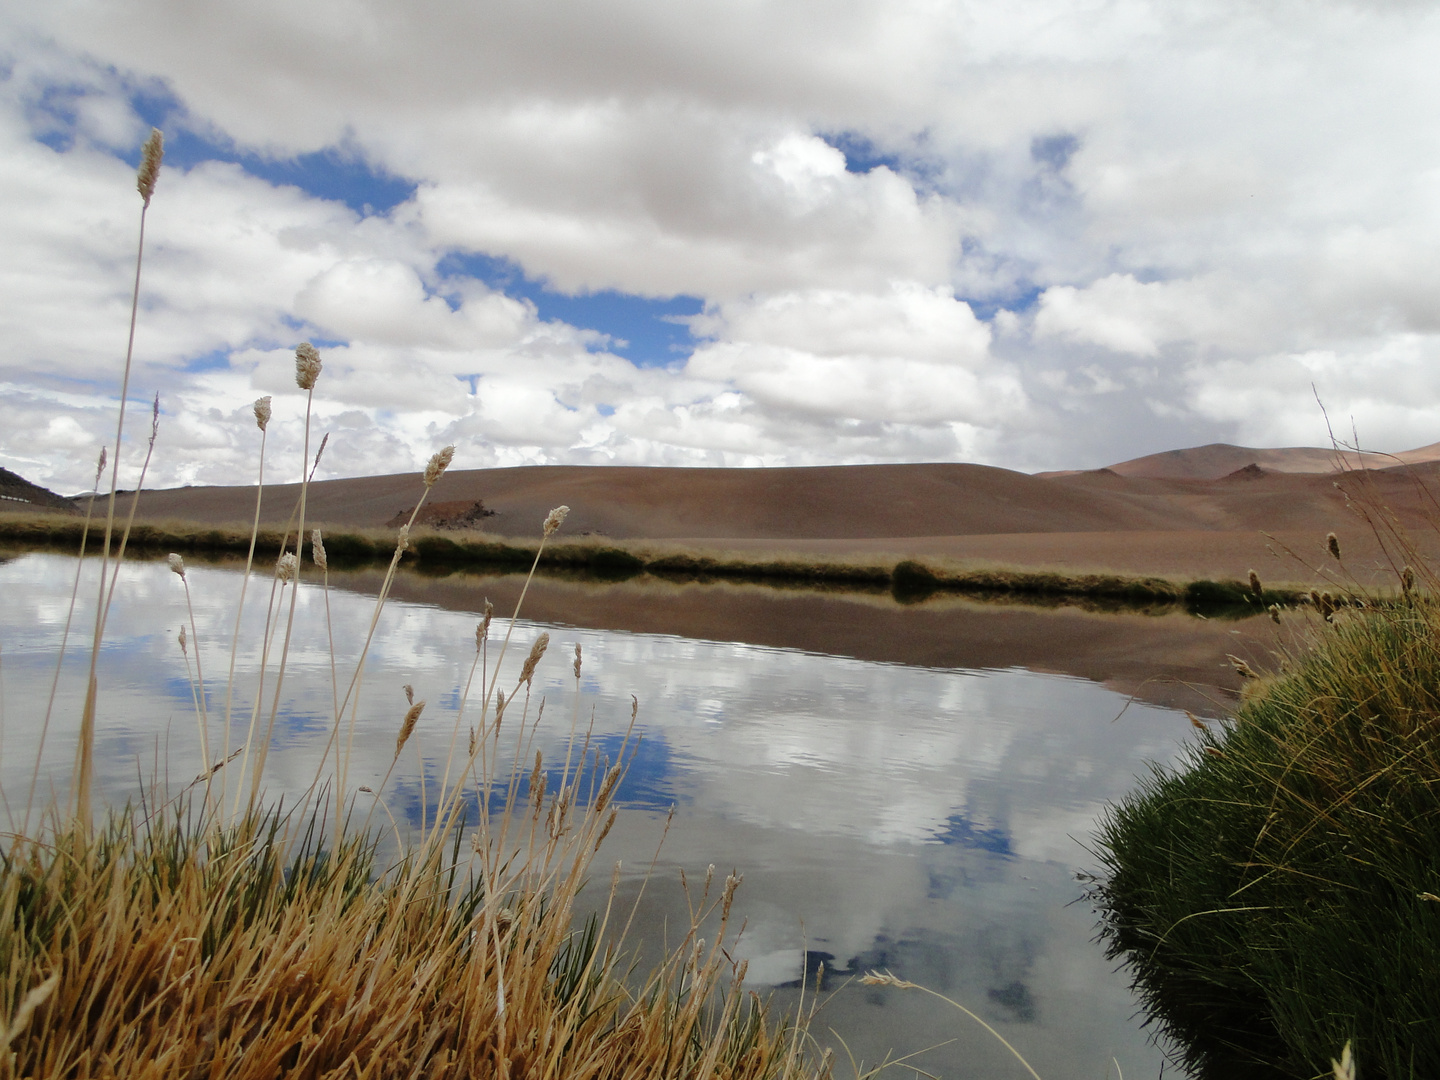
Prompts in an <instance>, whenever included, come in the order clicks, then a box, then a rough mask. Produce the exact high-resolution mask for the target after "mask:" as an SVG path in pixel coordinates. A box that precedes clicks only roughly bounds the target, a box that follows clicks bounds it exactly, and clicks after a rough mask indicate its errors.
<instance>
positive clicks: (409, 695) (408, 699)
mask: <svg viewBox="0 0 1440 1080" xmlns="http://www.w3.org/2000/svg"><path fill="white" fill-rule="evenodd" d="M404 690H405V704H407V705H414V704H415V688H414V687H413V686H411V685H410V684H409V683H408V682H407V683H406V684H405V686H404Z"/></svg>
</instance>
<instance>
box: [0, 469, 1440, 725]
mask: <svg viewBox="0 0 1440 1080" xmlns="http://www.w3.org/2000/svg"><path fill="white" fill-rule="evenodd" d="M1437 453H1440V446H1436V447H1425V448H1422V449H1421V450H1418V451H1411V452H1409V453H1407V454H1404V455H1397V457H1398V458H1401V459H1404V461H1406V462H1409V463H1410V464H1402V465H1396V464H1395V459H1392V458H1386V459H1381V460H1380V461H1379V462H1376V461H1375V460H1373V459H1367V460H1366V461H1365V462H1364V464H1365V465H1366V466H1367V468H1366V469H1365V470H1364V471H1353V470H1352V471H1346V470H1342V469H1338V468H1337V467H1336V466H1337V465H1340V464H1343V462H1340V461H1338V460H1337V459H1336V458H1335V457H1334V456H1333V455H1331V454H1330V453H1329V452H1328V451H1323V450H1318V449H1313V448H1303V447H1302V448H1292V449H1286V450H1253V449H1248V448H1244V447H1232V446H1223V445H1212V446H1205V447H1197V448H1195V449H1192V450H1181V451H1174V452H1170V453H1166V454H1157V455H1151V456H1150V457H1147V458H1139V459H1136V460H1135V461H1130V462H1121V463H1119V464H1117V465H1115V466H1113V467H1111V468H1108V469H1098V470H1091V471H1084V472H1068V473H1055V474H1048V475H1039V476H1032V475H1027V474H1023V473H1017V472H1011V471H1008V470H1005V469H996V468H989V467H985V466H979V465H961V464H921V465H872V466H848V467H834V468H797V469H670V468H620V467H580V466H554V467H536V468H514V469H482V470H464V469H453V470H452V471H450V472H449V473H447V474H446V475H445V477H444V478H443V479H442V480H441V481H440V482H439V484H437V485H436V487H435V489H434V490H433V491H432V492H431V497H430V498H429V499H428V500H427V502H426V508H425V510H424V511H423V512H422V514H421V515H420V519H419V520H420V521H421V522H422V523H425V524H429V525H430V526H432V527H436V528H448V529H459V530H473V529H477V528H478V529H481V530H484V531H485V532H487V533H491V534H498V535H508V536H528V537H534V536H536V535H537V534H538V532H539V528H540V523H541V522H542V521H543V520H544V517H545V515H546V513H547V512H548V511H549V510H550V509H551V508H552V507H554V506H557V505H559V504H561V503H564V504H567V505H569V506H570V507H571V515H570V518H569V520H568V521H567V522H566V523H565V527H564V529H563V531H562V536H563V535H570V536H576V535H584V534H590V535H592V536H603V537H610V538H614V539H617V540H626V541H638V542H646V541H653V542H656V543H663V544H677V545H685V546H688V547H693V548H699V549H705V550H709V551H716V552H725V551H731V552H751V553H757V552H764V553H778V554H786V555H805V554H813V555H820V556H826V557H835V558H855V557H876V558H877V559H878V558H882V557H890V558H898V557H906V556H923V557H926V558H930V559H939V560H950V561H957V562H967V563H974V562H984V563H992V564H1005V565H1012V566H1021V567H1032V568H1033V567H1053V568H1058V569H1069V570H1112V571H1120V572H1128V573H1146V574H1150V573H1160V574H1171V575H1175V576H1177V577H1182V578H1196V577H1227V578H1243V577H1244V575H1245V574H1246V572H1247V571H1248V570H1249V569H1250V568H1255V569H1256V570H1258V571H1259V573H1260V574H1261V575H1262V577H1263V578H1264V579H1265V580H1266V581H1268V582H1270V583H1272V584H1279V583H1282V582H1291V583H1300V582H1304V583H1310V582H1321V581H1325V580H1327V575H1331V576H1333V575H1335V574H1336V573H1337V571H1341V568H1340V567H1339V566H1338V565H1337V564H1336V563H1334V561H1333V560H1332V559H1331V558H1330V556H1329V555H1328V554H1327V553H1326V550H1325V536H1326V533H1328V532H1331V531H1334V532H1335V533H1337V534H1338V535H1339V536H1340V538H1341V543H1342V545H1343V548H1344V554H1345V564H1344V568H1343V571H1341V572H1343V573H1353V574H1354V575H1356V576H1357V577H1360V578H1368V579H1370V580H1376V581H1385V580H1387V579H1388V580H1389V581H1391V582H1393V580H1394V579H1393V569H1392V568H1391V566H1390V563H1389V560H1388V558H1387V556H1386V553H1385V552H1384V550H1383V549H1382V548H1381V546H1380V545H1379V544H1378V543H1377V541H1376V535H1375V531H1374V530H1373V529H1372V528H1371V527H1370V526H1369V525H1368V524H1367V523H1366V521H1365V520H1364V518H1363V517H1362V516H1361V515H1360V514H1357V512H1356V509H1355V506H1357V505H1358V506H1359V507H1360V508H1361V509H1366V508H1368V512H1369V513H1370V514H1371V515H1372V517H1373V516H1375V515H1377V514H1379V513H1383V514H1387V515H1388V514H1393V515H1394V516H1395V517H1396V518H1397V519H1398V520H1399V521H1400V522H1401V523H1402V524H1403V525H1405V526H1406V527H1407V528H1409V529H1410V530H1412V532H1413V534H1414V535H1415V537H1417V538H1418V540H1419V541H1420V542H1421V544H1422V546H1428V547H1429V548H1430V549H1431V550H1432V551H1437V549H1440V544H1436V543H1434V542H1433V541H1434V540H1435V538H1436V535H1437V533H1436V530H1435V529H1434V528H1433V527H1432V525H1431V522H1432V521H1433V520H1435V518H1436V515H1435V513H1434V512H1435V511H1436V504H1435V502H1434V499H1433V497H1432V495H1431V492H1432V491H1434V490H1436V489H1437V481H1440V476H1437V472H1440V463H1436V462H1435V461H1434V458H1435V456H1436V454H1437ZM1352 463H1353V462H1352ZM1375 464H1385V465H1387V467H1386V468H1383V469H1377V468H1374V467H1373V466H1374V465H1375ZM16 479H17V480H18V479H19V478H16ZM21 483H23V481H21ZM7 490H8V489H7ZM421 490H422V485H421V482H420V477H419V475H418V474H415V473H409V474H402V475H394V476H378V477H364V478H356V479H346V480H327V481H322V482H319V483H316V484H314V485H312V487H311V489H310V492H309V502H308V509H307V520H309V521H314V522H319V523H321V524H324V525H328V526H331V527H356V526H363V527H370V528H393V527H395V526H396V525H397V524H398V523H399V522H400V521H402V520H405V519H406V518H408V516H409V511H410V510H411V509H412V508H413V507H414V506H415V503H416V499H417V497H418V496H419V494H420V492H421ZM14 491H15V497H16V499H20V498H24V499H29V500H34V503H33V504H32V505H30V506H28V507H27V506H26V505H25V504H22V503H20V502H18V501H13V500H12V503H6V504H3V506H0V508H3V507H4V506H8V507H9V508H11V509H34V508H35V506H37V505H38V504H39V502H40V501H41V500H42V498H43V496H48V495H50V494H51V493H46V492H43V489H38V488H34V487H33V485H30V486H28V487H26V488H24V489H23V490H22V489H21V488H20V487H15V489H14ZM42 493H43V495H42ZM297 495H298V488H297V487H296V486H295V485H277V486H274V487H269V488H267V489H266V493H265V501H264V510H263V515H262V516H263V518H264V519H265V520H266V521H268V522H272V523H281V522H284V521H285V520H286V519H288V518H289V516H290V514H291V511H292V509H293V508H294V505H295V500H296V497H297ZM254 497H255V490H254V488H203V487H192V488H179V489H173V490H167V491H154V492H146V493H144V494H143V496H142V497H141V500H140V506H139V511H138V514H139V517H141V518H142V519H150V520H157V521H158V520H166V519H170V520H179V521H190V522H200V523H208V524H217V525H218V524H235V525H240V526H241V527H245V528H248V525H249V520H250V516H251V514H252V513H253V510H254ZM55 498H56V499H58V497H55ZM60 501H61V502H63V500H60ZM123 502H124V501H123V500H122V510H123V509H125V506H124V505H123ZM1380 507H1384V508H1386V509H1385V510H1384V511H1379V510H1378V509H1377V508H1380ZM1437 553H1440V551H1437ZM378 574H379V571H378V570H373V569H371V570H361V571H351V572H348V573H347V574H345V575H343V577H344V578H345V579H346V583H347V584H349V585H350V586H351V587H353V588H358V589H360V590H361V591H365V590H367V589H373V588H376V587H378ZM349 579H353V580H349ZM372 579H373V580H372ZM519 585H520V579H518V578H515V577H512V576H509V575H503V574H502V575H498V576H497V575H491V574H486V573H482V572H460V573H456V574H452V575H449V576H442V577H424V576H415V575H406V576H404V577H402V579H401V580H400V581H399V582H397V584H396V589H395V595H397V596H399V597H403V598H406V599H411V600H416V601H420V602H423V603H433V604H439V605H441V606H445V607H454V608H457V609H461V610H474V609H475V608H476V605H477V604H478V603H479V602H480V601H479V600H477V597H480V596H489V597H491V598H492V599H494V600H495V601H496V602H497V604H498V605H499V606H500V608H501V609H504V608H505V605H506V604H507V603H512V602H513V596H518V590H519ZM526 604H527V609H528V614H530V615H531V617H533V618H537V619H540V620H543V621H557V622H564V623H571V624H578V625H586V626H597V627H606V628H613V629H634V630H645V631H649V632H661V633H674V634H682V635H686V636H694V637H702V638H712V639H720V640H735V641H751V642H754V643H757V644H762V645H775V646H782V647H790V648H804V649H811V650H816V651H821V652H832V653H840V654H844V655H850V656H856V657H861V658H864V659H874V660H886V661H898V662H907V663H923V664H933V665H936V666H946V667H948V666H962V667H977V668H984V667H1008V666H1012V665H1019V666H1024V667H1029V668H1033V669H1035V670H1042V671H1055V672H1061V673H1065V674H1070V675H1078V676H1081V677H1085V678H1090V679H1095V680H1097V681H1100V682H1104V683H1106V684H1107V685H1109V686H1111V687H1113V688H1115V689H1118V690H1122V691H1124V692H1127V693H1133V694H1135V695H1136V696H1138V697H1140V698H1142V699H1146V700H1151V701H1156V702H1162V703H1165V704H1171V705H1183V706H1185V707H1187V708H1191V709H1193V710H1195V711H1197V712H1200V713H1204V714H1210V715H1218V714H1221V713H1223V712H1225V711H1226V710H1227V708H1229V707H1230V706H1229V703H1230V702H1233V692H1234V691H1235V690H1236V689H1237V688H1238V685H1239V679H1238V677H1237V676H1236V674H1235V671H1234V668H1233V667H1232V665H1231V663H1230V661H1229V660H1228V659H1227V656H1228V655H1230V654H1235V655H1239V656H1242V657H1244V658H1245V659H1247V660H1248V661H1249V662H1251V663H1252V664H1254V665H1255V666H1256V667H1268V666H1272V665H1273V662H1274V653H1275V650H1276V649H1285V648H1289V647H1293V646H1294V645H1295V643H1296V642H1297V641H1300V640H1302V639H1303V635H1304V625H1305V620H1306V616H1305V615H1304V614H1303V613H1301V614H1298V615H1295V616H1287V617H1286V619H1285V620H1284V625H1283V626H1279V627H1277V626H1274V625H1272V624H1271V622H1270V620H1268V619H1250V620H1246V621H1244V622H1242V623H1238V624H1236V623H1228V622H1224V621H1217V620H1204V619H1195V618H1190V617H1188V616H1185V615H1184V614H1180V613H1170V614H1165V615H1161V616H1154V615H1147V614H1142V613H1139V612H1131V613H1120V614H1099V613H1092V612H1089V611H1085V610H1082V609H1081V608H1079V607H1064V606H1062V607H1059V608H1056V609H1053V610H1045V609H1043V608H1039V607H1035V606H1032V605H1023V604H1022V605H1011V606H1008V607H1007V606H1004V605H1001V606H996V605H995V604H981V603H977V602H976V601H972V600H965V599H961V598H955V597H951V598H945V597H937V598H934V599H932V600H929V601H926V602H925V603H924V604H921V605H906V606H902V605H898V604H897V603H896V602H895V601H894V600H893V599H892V598H891V597H890V596H889V595H888V594H887V593H884V592H883V590H882V591H880V592H879V593H878V594H877V595H874V596H870V595H866V594H863V593H834V594H826V593H822V592H811V591H805V590H776V589H772V588H766V587H763V586H758V585H741V584H734V583H730V584H727V583H723V582H715V583H708V584H706V583H699V582H692V583H688V584H673V583H667V582H663V581H653V580H649V579H645V580H639V581H632V582H626V583H623V584H616V585H595V584H586V585H580V584H578V583H568V582H565V581H560V580H542V581H539V582H536V583H535V584H534V586H533V587H532V590H531V592H530V594H529V597H528V599H527V601H526Z"/></svg>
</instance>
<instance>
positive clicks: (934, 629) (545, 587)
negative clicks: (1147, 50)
mask: <svg viewBox="0 0 1440 1080" xmlns="http://www.w3.org/2000/svg"><path fill="white" fill-rule="evenodd" d="M380 577H381V574H380V572H379V571H377V570H363V571H355V572H346V573H345V574H343V575H340V574H334V573H332V575H331V580H332V582H338V583H341V584H343V585H344V587H346V588H353V589H356V590H358V591H361V592H373V590H375V589H377V588H378V587H379V582H380ZM521 582H522V578H521V577H520V576H519V575H515V574H510V575H487V574H479V573H469V572H462V573H456V574H451V575H449V576H447V577H428V576H423V575H418V574H408V573H402V574H401V575H400V576H399V577H398V578H397V579H396V582H395V586H394V591H393V595H394V596H395V597H397V598H398V599H404V600H410V601H414V602H418V603H422V604H430V605H434V606H436V607H441V608H447V609H450V610H456V611H473V610H475V609H476V607H477V606H478V605H479V604H480V602H481V601H480V599H478V598H481V597H489V598H490V599H491V600H493V601H494V602H495V604H496V610H497V611H505V610H509V608H510V606H512V605H513V604H514V603H515V600H516V598H517V597H518V596H519V592H520V585H521ZM525 609H526V611H527V612H528V613H529V614H530V616H531V617H532V618H534V619H536V620H539V621H541V622H559V623H565V624H568V625H571V626H582V627H591V628H595V629H607V630H629V631H634V632H640V633H659V634H673V635H676V636H678V637H689V638H697V639H701V640H709V641H740V642H746V643H748V644H753V645H765V646H770V647H772V648H788V649H803V650H806V651H807V652H818V653H826V654H829V655H832V656H849V657H854V658H856V659H860V660H878V661H881V662H885V663H897V664H908V665H916V666H922V667H935V668H955V667H960V668H1001V669H1003V668H1012V667H1024V668H1029V669H1031V670H1033V671H1053V672H1058V673H1062V674H1066V675H1074V676H1077V677H1079V678H1083V679H1090V680H1093V681H1096V682H1100V683H1103V684H1105V685H1106V686H1108V687H1110V688H1111V689H1114V690H1118V691H1120V692H1121V693H1133V694H1135V695H1137V696H1138V697H1139V698H1140V699H1141V700H1144V701H1150V702H1154V703H1156V704H1161V705H1169V706H1175V707H1182V708H1188V709H1191V710H1192V711H1194V712H1198V713H1202V714H1205V715H1214V714H1217V713H1218V712H1219V711H1222V710H1223V708H1224V704H1223V703H1224V702H1225V701H1229V700H1233V698H1232V697H1231V696H1230V694H1231V692H1232V691H1234V690H1237V689H1238V688H1239V683H1240V680H1239V677H1238V676H1237V675H1236V674H1235V671H1234V668H1232V667H1231V665H1230V664H1229V662H1228V661H1227V660H1226V659H1225V657H1226V654H1227V653H1235V652H1237V651H1238V652H1240V653H1242V654H1243V655H1245V656H1247V657H1249V658H1250V660H1251V662H1253V663H1255V664H1256V665H1257V666H1260V667H1266V666H1269V664H1270V656H1271V650H1272V648H1273V646H1274V643H1275V641H1276V640H1277V639H1276V634H1277V633H1278V629H1279V628H1277V627H1275V626H1273V625H1272V624H1271V623H1270V621H1269V620H1268V619H1251V620H1248V621H1246V622H1243V623H1240V624H1235V623H1228V622H1215V621H1209V620H1205V619H1196V618H1194V617H1192V616H1189V615H1185V614H1179V613H1172V614H1166V615H1160V616H1151V615H1142V614H1094V613H1090V612H1086V611H1082V610H1077V609H1073V608H1065V609H1059V610H1054V611H1046V610H1037V609H1034V608H1021V607H1007V606H996V605H987V604H982V603H977V602H975V601H970V600H963V599H956V598H948V599H947V598H935V599H932V600H929V601H926V602H925V603H923V604H918V605H901V604H899V603H896V602H895V600H894V599H893V598H891V597H890V596H889V595H888V594H881V595H866V594H855V593H847V594H833V593H824V592H806V591H801V590H785V591H781V590H776V589H772V588H767V587H765V586H762V585H737V584H729V583H723V582H714V583H709V584H705V583H699V582H691V583H687V584H683V585H676V584H671V583H668V582H662V581H654V580H650V581H644V580H637V581H631V582H623V583H614V584H598V585H597V584H585V583H581V582H570V581H561V580H554V579H545V578H541V579H537V580H536V581H534V582H533V583H532V584H531V586H530V591H529V592H528V593H527V594H526V598H525ZM1235 630H1238V631H1239V633H1232V631H1235Z"/></svg>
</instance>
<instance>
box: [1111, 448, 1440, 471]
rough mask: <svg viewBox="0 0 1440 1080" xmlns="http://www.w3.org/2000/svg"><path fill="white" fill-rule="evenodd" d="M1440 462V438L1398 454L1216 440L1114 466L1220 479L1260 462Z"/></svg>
mask: <svg viewBox="0 0 1440 1080" xmlns="http://www.w3.org/2000/svg"><path fill="white" fill-rule="evenodd" d="M1427 461H1440V443H1431V444H1430V445H1429V446H1422V447H1419V448H1418V449H1415V450H1405V451H1402V452H1401V453H1398V454H1374V453H1356V452H1355V451H1353V450H1326V449H1324V448H1323V447H1318V446H1287V447H1280V448H1278V449H1260V448H1256V447H1251V446H1232V445H1230V444H1229V443H1210V444H1208V445H1206V446H1192V447H1190V448H1189V449H1187V450H1166V451H1164V452H1162V453H1159V454H1147V455H1146V456H1145V457H1138V458H1132V459H1131V460H1129V461H1122V462H1120V463H1119V464H1116V465H1110V466H1108V468H1109V470H1110V471H1111V472H1113V473H1118V474H1119V475H1121V476H1137V477H1139V476H1143V477H1149V478H1152V479H1159V480H1218V479H1220V478H1221V477H1224V476H1229V475H1230V474H1231V473H1234V472H1237V471H1238V470H1240V469H1243V468H1245V467H1246V466H1247V465H1257V466H1259V467H1260V468H1261V469H1263V470H1264V471H1265V472H1272V473H1333V472H1341V471H1344V470H1348V469H1360V468H1365V469H1390V468H1394V467H1395V466H1397V465H1418V464H1421V463H1423V462H1427Z"/></svg>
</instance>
